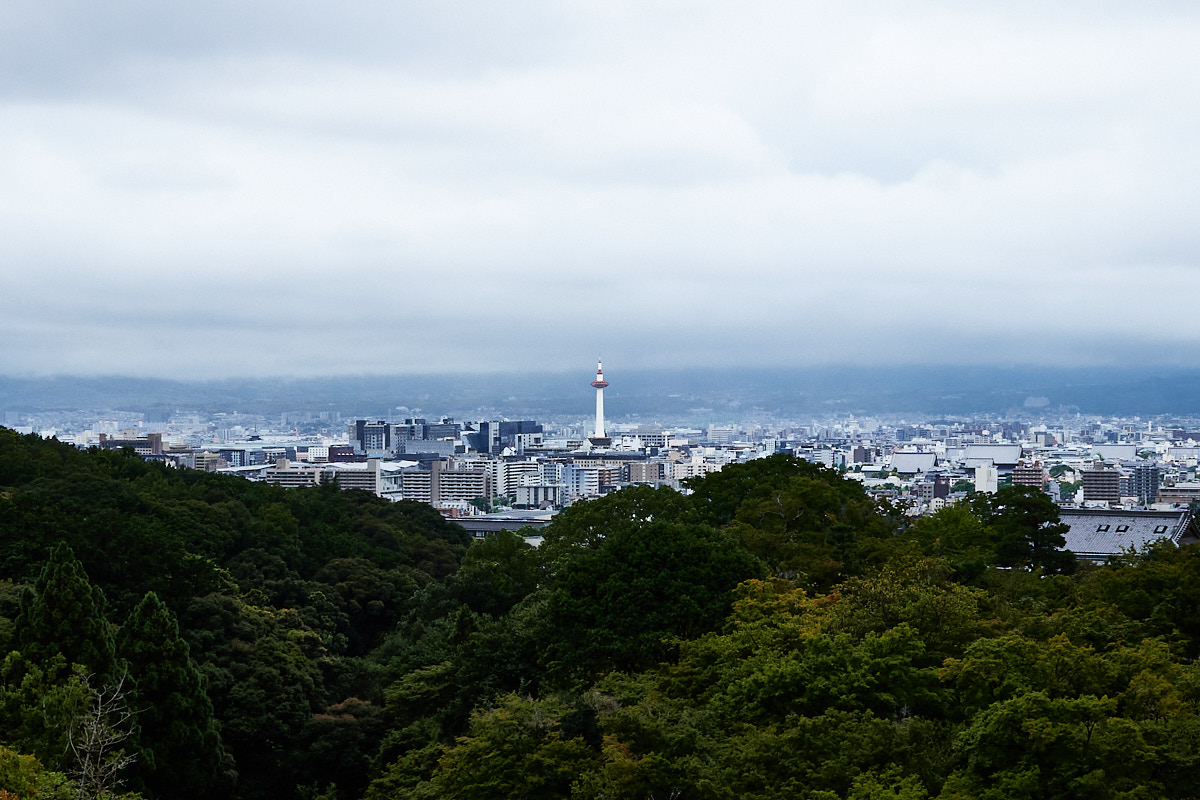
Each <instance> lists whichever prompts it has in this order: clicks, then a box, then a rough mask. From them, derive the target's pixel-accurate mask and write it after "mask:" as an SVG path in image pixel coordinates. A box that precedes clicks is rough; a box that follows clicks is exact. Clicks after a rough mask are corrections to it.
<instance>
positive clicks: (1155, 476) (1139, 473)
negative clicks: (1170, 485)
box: [1123, 461, 1160, 505]
mask: <svg viewBox="0 0 1200 800" xmlns="http://www.w3.org/2000/svg"><path fill="white" fill-rule="evenodd" d="M1123 466H1124V468H1125V472H1126V474H1127V475H1128V477H1129V496H1130V497H1136V498H1137V499H1138V502H1139V503H1141V504H1142V505H1148V504H1150V503H1153V502H1155V501H1156V500H1157V499H1158V487H1159V482H1160V476H1159V470H1158V462H1157V461H1134V462H1132V463H1128V464H1125V465H1123Z"/></svg>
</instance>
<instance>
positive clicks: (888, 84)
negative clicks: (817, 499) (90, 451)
mask: <svg viewBox="0 0 1200 800" xmlns="http://www.w3.org/2000/svg"><path fill="white" fill-rule="evenodd" d="M4 6H5V7H4V12H3V14H0V281H2V285H0V373H6V374H47V373H53V374H129V375H155V376H163V377H197V378H209V377H226V376H237V375H291V376H305V375H316V374H342V373H405V372H459V371H464V370H484V371H497V370H499V371H505V372H510V371H517V370H531V369H538V370H546V369H554V370H558V369H574V368H578V369H580V370H581V371H582V372H584V373H586V372H588V371H589V369H591V366H590V362H592V361H593V360H594V359H595V357H596V355H597V354H598V353H599V354H602V355H603V356H604V359H605V363H606V365H607V366H608V372H609V373H610V374H615V373H616V372H618V371H619V369H620V368H622V367H626V368H633V367H638V368H640V367H649V366H656V365H674V366H693V365H696V366H698V365H705V364H713V365H724V366H727V365H737V364H749V365H772V364H778V365H782V366H790V365H810V364H825V363H840V362H851V363H855V364H887V363H897V362H905V363H920V364H929V363H980V362H984V363H995V364H1046V363H1050V364H1063V365H1085V364H1086V365H1096V364H1108V363H1112V364H1130V363H1153V364H1167V365H1170V364H1175V365H1185V366H1200V313H1198V311H1197V305H1198V298H1200V147H1198V144H1200V48H1197V47H1196V42H1197V41H1200V7H1198V6H1197V5H1196V4H1195V3H1187V2H1179V3H1166V2H1162V3H1155V2H1140V3H1136V4H1135V3H1125V2H1122V3H1115V2H1112V3H1110V2H1097V1H1096V0H1092V1H1091V2H1058V3H1045V2H1019V1H1018V2H1008V3H1003V4H1001V3H995V2H956V3H948V2H938V3H921V2H907V3H894V2H877V3H868V2H853V1H852V0H851V1H849V2H847V1H846V0H841V1H839V2H797V0H783V1H781V2H753V0H749V1H747V2H738V3H731V2H721V3H715V2H714V3H705V2H697V1H696V0H688V2H653V1H650V2H647V0H638V1H637V2H623V1H622V0H604V2H570V0H547V2H544V3H540V2H520V1H517V2H494V0H492V1H490V2H439V3H430V2H422V3H404V2H393V1H391V0H388V1H386V2H384V1H381V2H343V3H332V2H319V1H317V0H307V1H306V0H288V1H287V2H269V1H264V0H256V2H250V3H248V2H244V0H236V1H235V0H228V2H225V1H224V0H202V1H201V2H193V3H186V4H183V3H164V2H162V0H108V1H107V2H103V3H97V2H94V0H81V1H80V2H69V1H60V0H7V2H6V3H5V4H4ZM613 379H614V380H615V377H614V378H613Z"/></svg>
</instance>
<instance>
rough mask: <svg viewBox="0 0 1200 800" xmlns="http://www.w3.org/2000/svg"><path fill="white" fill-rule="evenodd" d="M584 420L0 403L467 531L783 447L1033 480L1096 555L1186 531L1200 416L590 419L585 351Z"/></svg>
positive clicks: (957, 493) (924, 481)
mask: <svg viewBox="0 0 1200 800" xmlns="http://www.w3.org/2000/svg"><path fill="white" fill-rule="evenodd" d="M591 385H592V386H593V387H594V389H595V395H596V400H595V402H596V412H595V417H594V419H593V418H591V417H589V418H587V419H586V420H573V421H571V422H569V423H565V424H563V423H555V422H539V421H537V420H532V419H527V420H510V419H500V420H483V421H469V422H468V421H458V420H455V419H451V418H447V417H441V418H435V419H430V418H421V417H403V418H402V419H398V420H378V419H362V418H352V417H351V418H343V417H342V416H341V415H340V414H338V413H335V412H320V413H319V414H308V413H301V414H284V415H280V416H279V417H276V418H273V419H268V418H265V417H256V418H250V417H246V416H242V415H238V414H217V415H213V416H212V417H211V418H202V416H201V415H199V414H194V413H193V414H177V415H174V416H172V417H170V418H169V419H167V420H164V421H162V422H158V423H155V422H150V421H147V420H145V419H142V418H138V419H132V418H129V417H128V416H127V417H126V418H120V416H119V415H115V414H114V415H113V416H114V417H115V418H112V419H104V420H96V419H94V418H93V419H90V420H89V419H88V418H87V416H86V415H84V414H76V415H62V414H60V415H46V414H43V415H22V416H17V415H14V414H12V413H9V414H6V416H5V422H6V424H8V425H9V426H10V427H15V428H17V429H18V430H20V431H22V432H24V433H36V434H39V435H41V436H55V437H57V438H59V439H60V440H62V441H67V442H72V443H74V444H75V445H77V446H79V447H96V446H98V447H102V448H126V447H128V448H132V449H133V450H134V451H135V452H136V453H137V454H138V455H140V456H142V457H143V458H146V459H150V460H156V461H162V462H165V463H167V464H170V465H173V466H178V467H189V468H194V469H201V470H208V471H215V472H223V473H231V474H235V475H239V476H241V477H243V478H246V479H248V480H254V481H265V482H268V483H275V484H279V485H281V486H285V487H300V486H316V485H320V484H329V483H336V485H337V486H338V487H340V488H342V489H362V490H365V491H368V492H372V493H374V494H376V495H379V496H380V497H385V498H388V499H391V500H397V501H398V500H413V501H418V502H423V503H428V504H430V505H432V506H433V507H434V508H436V509H438V511H439V512H441V513H442V514H443V515H445V516H447V517H450V518H453V519H454V520H455V521H457V522H458V523H459V524H461V525H463V527H465V528H467V529H468V530H471V531H473V532H474V533H475V534H476V535H479V536H482V535H486V534H487V533H488V532H492V531H496V530H503V529H508V530H518V529H526V532H527V533H530V532H531V531H529V530H528V529H534V530H536V529H537V528H540V527H542V526H544V525H546V524H548V523H549V522H550V520H551V519H552V518H553V515H554V514H555V513H556V512H557V511H558V510H559V509H561V508H563V507H564V506H567V505H570V504H571V503H574V502H576V501H578V500H581V499H586V498H592V497H598V496H601V495H604V494H608V493H610V492H613V491H616V490H618V489H620V488H622V487H625V486H630V485H650V486H668V487H672V488H675V489H679V490H683V491H686V485H685V481H686V480H687V479H688V478H694V477H697V476H702V475H705V474H708V473H710V472H715V471H718V470H720V469H721V468H723V467H724V466H726V465H728V464H731V463H737V462H743V461H748V460H751V459H757V458H764V457H767V456H771V455H774V454H776V453H789V454H792V455H795V456H797V457H798V458H801V459H805V460H807V461H810V462H813V463H817V464H821V465H824V466H826V467H829V468H832V469H836V470H839V471H840V472H842V473H843V474H844V475H845V476H846V477H848V478H851V479H854V480H859V481H861V482H862V483H863V485H864V488H865V490H866V491H867V492H868V493H869V494H870V495H872V496H874V497H876V498H878V499H880V500H886V501H889V502H893V503H899V504H903V507H904V508H906V509H907V513H909V514H911V515H914V516H915V515H924V514H931V513H935V512H937V511H938V510H940V509H942V508H944V507H945V506H947V505H951V504H954V503H958V502H960V501H962V500H964V499H966V498H967V497H969V496H970V494H972V493H974V492H996V491H997V490H998V489H999V488H1000V487H1002V486H1005V485H1016V486H1027V487H1032V488H1035V489H1037V490H1040V491H1043V492H1046V493H1047V494H1049V495H1050V496H1051V498H1053V499H1054V500H1055V501H1056V502H1057V503H1058V504H1059V506H1060V509H1061V510H1060V515H1061V518H1062V521H1063V522H1064V523H1066V524H1067V525H1068V526H1069V527H1070V533H1069V534H1067V536H1066V539H1067V545H1066V546H1067V548H1068V549H1070V550H1072V551H1074V552H1075V553H1076V555H1077V556H1080V557H1083V558H1091V559H1103V558H1107V557H1109V556H1112V555H1117V554H1120V553H1122V552H1128V551H1130V550H1135V549H1139V548H1143V547H1145V546H1146V545H1148V544H1149V543H1151V542H1154V541H1158V540H1164V539H1165V540H1170V541H1173V542H1175V543H1176V544H1181V543H1185V542H1193V541H1196V540H1197V539H1198V538H1200V531H1198V530H1197V527H1196V521H1195V518H1194V517H1193V508H1194V507H1195V504H1197V503H1200V482H1198V481H1197V474H1196V471H1197V461H1198V459H1200V423H1195V424H1193V421H1191V420H1165V419H1160V420H1149V421H1144V420H1141V419H1136V418H1135V419H1120V418H1099V417H1092V416H1086V415H1081V414H1065V415H1061V416H1057V417H1056V416H1054V415H1053V414H1045V415H1043V416H1042V418H1040V419H1035V418H1028V419H1015V418H1013V415H1008V416H1006V418H1004V419H992V420H966V419H958V420H938V421H932V422H908V421H900V420H889V421H883V420H878V419H861V418H860V419H855V418H853V417H850V418H845V419H835V420H827V421H816V422H810V423H808V424H798V423H796V422H775V423H771V422H755V423H754V424H750V425H747V424H740V425H739V424H712V425H709V426H707V427H706V428H695V427H673V426H670V425H647V424H644V423H627V422H618V423H614V424H607V423H606V422H605V418H604V389H605V388H606V387H607V386H608V385H609V384H608V382H607V381H605V379H604V376H603V372H602V371H601V369H600V368H599V367H598V368H597V375H596V380H595V381H593V382H592V384H591Z"/></svg>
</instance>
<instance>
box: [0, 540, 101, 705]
mask: <svg viewBox="0 0 1200 800" xmlns="http://www.w3.org/2000/svg"><path fill="white" fill-rule="evenodd" d="M104 613H105V600H104V593H103V592H102V591H101V590H100V587H98V586H93V585H92V582H91V581H89V580H88V577H87V573H86V572H85V571H84V569H83V565H82V564H80V563H79V561H78V559H76V558H75V554H74V553H73V552H72V551H71V548H70V547H68V546H67V543H66V542H59V543H58V545H57V546H55V548H54V550H53V551H52V552H51V554H50V560H49V561H47V562H46V564H45V566H44V567H42V572H41V574H40V575H39V576H38V578H37V581H36V582H35V583H34V588H33V591H32V592H31V591H28V590H26V591H25V592H23V593H22V594H21V611H20V614H19V615H18V616H17V623H16V627H17V643H18V646H19V648H20V651H21V653H22V654H23V655H24V656H25V658H27V659H28V660H29V661H32V662H33V663H35V664H38V665H41V666H42V667H45V668H49V667H50V666H51V665H52V664H53V663H54V661H55V656H57V655H59V654H61V655H62V657H63V661H62V662H60V663H62V664H63V665H64V666H65V668H67V669H70V667H71V665H73V664H78V665H79V666H80V667H82V668H83V670H84V671H85V673H86V674H87V675H89V676H90V678H89V679H90V682H91V683H92V685H93V686H105V685H108V684H111V683H113V682H114V681H116V680H117V679H118V678H119V677H120V675H119V673H120V670H119V669H118V664H117V659H116V650H115V646H114V643H113V636H112V630H111V628H110V627H109V624H108V620H107V619H105V616H104Z"/></svg>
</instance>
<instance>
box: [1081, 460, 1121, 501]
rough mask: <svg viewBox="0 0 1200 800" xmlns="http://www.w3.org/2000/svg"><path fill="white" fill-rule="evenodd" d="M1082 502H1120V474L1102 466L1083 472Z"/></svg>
mask: <svg viewBox="0 0 1200 800" xmlns="http://www.w3.org/2000/svg"><path fill="white" fill-rule="evenodd" d="M1083 499H1084V502H1093V501H1099V502H1104V503H1113V504H1115V503H1120V502H1121V473H1119V472H1117V471H1116V470H1115V469H1112V468H1111V467H1105V466H1103V465H1100V466H1097V467H1093V468H1091V469H1085V470H1083Z"/></svg>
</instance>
